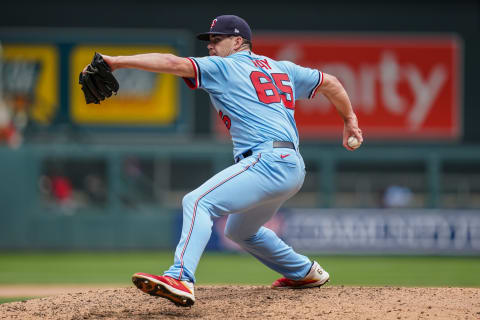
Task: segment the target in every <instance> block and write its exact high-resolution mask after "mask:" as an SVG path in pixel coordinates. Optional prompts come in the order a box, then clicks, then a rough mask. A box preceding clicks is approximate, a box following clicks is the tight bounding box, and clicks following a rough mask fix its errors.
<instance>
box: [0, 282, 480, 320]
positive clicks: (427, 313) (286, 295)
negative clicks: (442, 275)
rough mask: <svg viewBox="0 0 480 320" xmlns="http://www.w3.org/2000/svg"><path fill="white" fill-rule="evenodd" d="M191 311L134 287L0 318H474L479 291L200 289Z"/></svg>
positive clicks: (12, 308) (40, 303)
mask: <svg viewBox="0 0 480 320" xmlns="http://www.w3.org/2000/svg"><path fill="white" fill-rule="evenodd" d="M196 299H197V301H196V303H195V305H194V306H193V307H191V308H181V307H176V306H175V305H173V304H172V303H170V302H169V301H167V300H164V299H162V298H156V297H151V296H149V295H146V294H144V293H142V292H140V291H139V290H137V289H136V288H119V289H98V290H90V291H85V292H79V293H68V294H62V295H58V296H53V297H47V298H42V299H33V300H28V301H23V302H13V303H6V304H3V305H0V318H1V319H100V318H101V319H215V320H217V319H228V320H232V319H478V318H480V288H472V289H465V288H391V287H384V288H370V287H328V286H327V287H323V288H315V289H308V290H281V291H280V290H272V289H270V288H268V287H265V286H199V287H197V288H196Z"/></svg>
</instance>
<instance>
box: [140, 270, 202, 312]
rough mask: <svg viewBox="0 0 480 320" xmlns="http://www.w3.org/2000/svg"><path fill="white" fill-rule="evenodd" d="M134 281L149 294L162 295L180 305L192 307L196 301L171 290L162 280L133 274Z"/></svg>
mask: <svg viewBox="0 0 480 320" xmlns="http://www.w3.org/2000/svg"><path fill="white" fill-rule="evenodd" d="M132 282H133V283H134V284H135V286H136V287H137V288H138V289H140V290H142V291H143V292H145V293H148V294H149V295H152V296H156V297H162V298H165V299H168V300H170V301H171V302H173V303H174V304H175V305H176V306H179V307H191V306H193V304H194V303H195V301H194V300H193V299H191V298H189V297H185V296H182V295H179V294H176V293H175V292H173V291H171V290H169V289H168V288H167V287H166V285H165V284H163V283H162V282H156V281H154V280H153V279H151V278H149V277H147V276H144V275H139V274H134V275H133V276H132Z"/></svg>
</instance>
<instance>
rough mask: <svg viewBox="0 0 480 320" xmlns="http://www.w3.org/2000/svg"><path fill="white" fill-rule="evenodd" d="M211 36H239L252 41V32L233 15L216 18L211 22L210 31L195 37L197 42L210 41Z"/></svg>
mask: <svg viewBox="0 0 480 320" xmlns="http://www.w3.org/2000/svg"><path fill="white" fill-rule="evenodd" d="M211 34H226V35H229V36H240V37H242V38H244V39H247V40H248V41H252V30H250V26H249V25H248V23H247V22H246V21H245V20H243V19H242V18H240V17H237V16H234V15H223V16H218V17H216V18H215V19H213V21H212V25H211V26H210V31H209V32H205V33H201V34H199V35H197V38H198V39H199V40H203V41H210V35H211Z"/></svg>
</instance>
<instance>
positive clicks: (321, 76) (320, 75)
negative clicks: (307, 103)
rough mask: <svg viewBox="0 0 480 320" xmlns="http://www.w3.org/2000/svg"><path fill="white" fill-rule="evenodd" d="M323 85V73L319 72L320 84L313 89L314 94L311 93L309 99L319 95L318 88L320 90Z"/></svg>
mask: <svg viewBox="0 0 480 320" xmlns="http://www.w3.org/2000/svg"><path fill="white" fill-rule="evenodd" d="M322 83H323V72H322V71H318V82H317V84H316V85H315V87H314V88H313V89H312V92H310V95H309V96H308V98H309V99H313V98H315V95H316V94H317V90H318V88H320V86H321V85H322Z"/></svg>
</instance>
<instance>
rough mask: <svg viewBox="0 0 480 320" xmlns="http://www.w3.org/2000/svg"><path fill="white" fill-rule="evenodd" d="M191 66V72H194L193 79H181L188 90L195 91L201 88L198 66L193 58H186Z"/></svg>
mask: <svg viewBox="0 0 480 320" xmlns="http://www.w3.org/2000/svg"><path fill="white" fill-rule="evenodd" d="M187 59H188V60H189V61H190V62H191V63H192V65H193V71H194V72H195V77H194V78H185V77H184V78H183V80H184V81H185V83H186V84H187V86H188V87H189V88H190V89H197V88H199V87H201V86H202V84H201V80H200V79H201V78H200V67H199V66H198V63H197V61H195V59H193V58H187Z"/></svg>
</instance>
